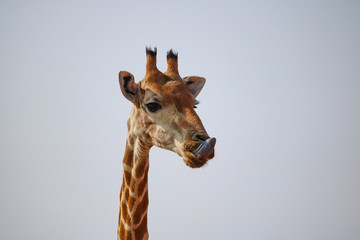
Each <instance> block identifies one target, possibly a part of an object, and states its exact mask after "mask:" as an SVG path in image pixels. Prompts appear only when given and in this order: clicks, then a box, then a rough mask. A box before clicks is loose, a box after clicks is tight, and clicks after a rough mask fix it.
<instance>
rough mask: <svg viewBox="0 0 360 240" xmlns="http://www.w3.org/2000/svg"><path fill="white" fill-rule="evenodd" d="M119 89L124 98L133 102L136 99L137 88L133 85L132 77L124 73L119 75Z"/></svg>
mask: <svg viewBox="0 0 360 240" xmlns="http://www.w3.org/2000/svg"><path fill="white" fill-rule="evenodd" d="M119 84H120V89H121V92H122V94H123V95H124V97H126V98H127V99H128V100H130V101H131V102H133V101H134V100H135V99H136V98H137V97H138V90H139V86H138V85H137V84H136V83H135V79H134V76H133V75H132V74H131V73H129V72H126V71H121V72H120V73H119Z"/></svg>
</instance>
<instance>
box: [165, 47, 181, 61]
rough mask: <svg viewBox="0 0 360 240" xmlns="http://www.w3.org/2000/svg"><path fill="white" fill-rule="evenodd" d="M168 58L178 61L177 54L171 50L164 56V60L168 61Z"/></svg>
mask: <svg viewBox="0 0 360 240" xmlns="http://www.w3.org/2000/svg"><path fill="white" fill-rule="evenodd" d="M169 58H172V59H175V60H177V59H178V53H176V52H174V51H173V50H172V49H170V51H168V52H167V54H166V59H169Z"/></svg>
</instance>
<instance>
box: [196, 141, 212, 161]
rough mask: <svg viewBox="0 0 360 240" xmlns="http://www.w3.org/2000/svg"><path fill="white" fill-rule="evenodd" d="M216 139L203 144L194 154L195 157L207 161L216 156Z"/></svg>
mask: <svg viewBox="0 0 360 240" xmlns="http://www.w3.org/2000/svg"><path fill="white" fill-rule="evenodd" d="M215 143H216V138H209V139H207V140H205V141H204V142H202V143H201V145H200V146H199V147H198V148H197V149H196V150H195V151H194V152H193V154H194V155H195V157H197V158H198V159H200V160H203V159H207V158H208V157H210V156H211V155H213V154H214V147H215Z"/></svg>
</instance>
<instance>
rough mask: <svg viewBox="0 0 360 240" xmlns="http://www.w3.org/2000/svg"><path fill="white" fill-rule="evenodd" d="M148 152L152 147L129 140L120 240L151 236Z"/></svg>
mask: <svg viewBox="0 0 360 240" xmlns="http://www.w3.org/2000/svg"><path fill="white" fill-rule="evenodd" d="M149 151H150V147H149V146H146V145H145V144H144V143H143V142H142V141H141V140H139V139H136V140H135V141H130V140H129V139H127V142H126V149H125V154H124V159H123V169H124V174H123V182H122V185H121V191H120V213H119V225H118V240H124V239H127V240H128V239H129V240H130V239H131V240H139V239H148V231H147V208H148V202H149V200H148V170H149Z"/></svg>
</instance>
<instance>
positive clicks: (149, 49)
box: [146, 47, 157, 57]
mask: <svg viewBox="0 0 360 240" xmlns="http://www.w3.org/2000/svg"><path fill="white" fill-rule="evenodd" d="M148 54H150V55H151V56H153V57H155V56H156V54H157V48H156V47H154V50H152V49H151V47H146V55H148Z"/></svg>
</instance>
